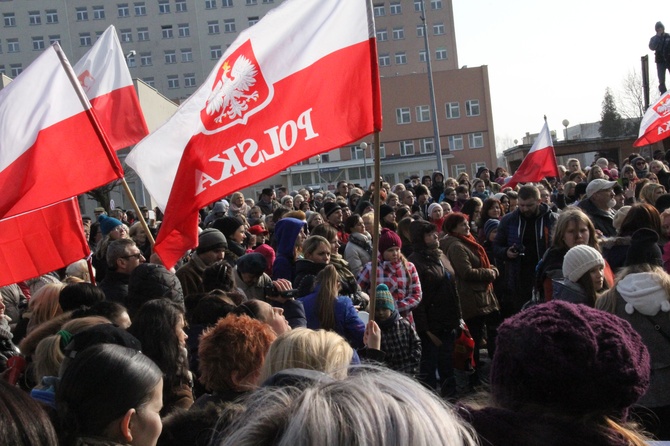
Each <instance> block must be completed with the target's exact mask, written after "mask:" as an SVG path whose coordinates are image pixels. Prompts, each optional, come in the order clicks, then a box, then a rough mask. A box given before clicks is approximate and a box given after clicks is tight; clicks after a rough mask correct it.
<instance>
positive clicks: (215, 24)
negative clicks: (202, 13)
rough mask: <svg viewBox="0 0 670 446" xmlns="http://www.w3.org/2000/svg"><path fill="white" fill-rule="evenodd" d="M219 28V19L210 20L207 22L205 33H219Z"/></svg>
mask: <svg viewBox="0 0 670 446" xmlns="http://www.w3.org/2000/svg"><path fill="white" fill-rule="evenodd" d="M219 32H221V31H220V29H219V21H218V20H212V21H209V22H207V33H208V34H219Z"/></svg>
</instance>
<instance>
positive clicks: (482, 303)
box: [440, 236, 500, 322]
mask: <svg viewBox="0 0 670 446" xmlns="http://www.w3.org/2000/svg"><path fill="white" fill-rule="evenodd" d="M440 248H441V249H442V251H443V252H444V253H445V254H446V256H447V258H448V259H449V262H451V266H452V267H453V268H454V272H455V275H456V290H457V291H458V297H459V298H460V302H461V312H462V313H463V319H465V321H466V322H467V321H468V320H469V319H472V318H474V317H476V316H483V315H486V314H490V313H493V312H494V311H498V310H499V309H500V307H499V305H498V300H497V299H496V296H495V293H494V292H493V285H492V284H493V281H494V280H495V278H496V277H497V275H498V274H497V269H495V267H491V268H484V267H482V263H481V260H480V259H479V256H478V255H477V254H476V253H475V252H473V251H472V250H471V249H470V248H469V247H468V246H466V244H465V243H463V242H462V241H461V240H460V239H459V238H458V237H454V236H447V237H445V238H443V239H442V241H441V242H440Z"/></svg>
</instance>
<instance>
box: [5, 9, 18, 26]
mask: <svg viewBox="0 0 670 446" xmlns="http://www.w3.org/2000/svg"><path fill="white" fill-rule="evenodd" d="M2 17H3V18H4V20H5V26H16V15H14V13H13V12H6V13H4V14H3V15H2Z"/></svg>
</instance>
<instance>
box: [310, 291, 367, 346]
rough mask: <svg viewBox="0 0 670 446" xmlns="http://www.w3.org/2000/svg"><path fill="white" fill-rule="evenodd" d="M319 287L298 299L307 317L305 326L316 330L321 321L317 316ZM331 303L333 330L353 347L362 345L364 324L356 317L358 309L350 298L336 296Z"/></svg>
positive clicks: (319, 326)
mask: <svg viewBox="0 0 670 446" xmlns="http://www.w3.org/2000/svg"><path fill="white" fill-rule="evenodd" d="M318 294H319V287H317V288H316V289H315V290H314V291H313V292H312V293H310V294H308V295H307V296H305V297H301V298H300V299H298V301H299V302H301V303H302V304H303V306H304V308H305V317H306V318H307V328H310V329H312V330H318V329H320V328H321V323H320V322H319V318H318V316H317V308H318V301H317V299H318ZM333 305H334V306H335V308H334V311H335V327H334V331H335V332H336V333H337V334H339V335H340V336H342V337H343V338H344V339H346V340H347V342H349V344H350V345H351V346H352V347H353V348H361V347H363V334H364V333H365V324H364V323H363V321H362V320H361V318H359V317H358V311H356V309H355V308H354V305H353V303H351V299H349V298H348V297H346V296H338V297H337V298H336V299H335V300H334V302H333Z"/></svg>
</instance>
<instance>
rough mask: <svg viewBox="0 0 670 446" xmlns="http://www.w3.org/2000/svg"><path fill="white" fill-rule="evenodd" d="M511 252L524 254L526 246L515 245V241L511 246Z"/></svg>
mask: <svg viewBox="0 0 670 446" xmlns="http://www.w3.org/2000/svg"><path fill="white" fill-rule="evenodd" d="M512 252H515V253H518V254H519V255H520V256H525V255H526V247H525V246H523V245H517V244H516V243H515V244H514V245H513V246H512Z"/></svg>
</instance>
